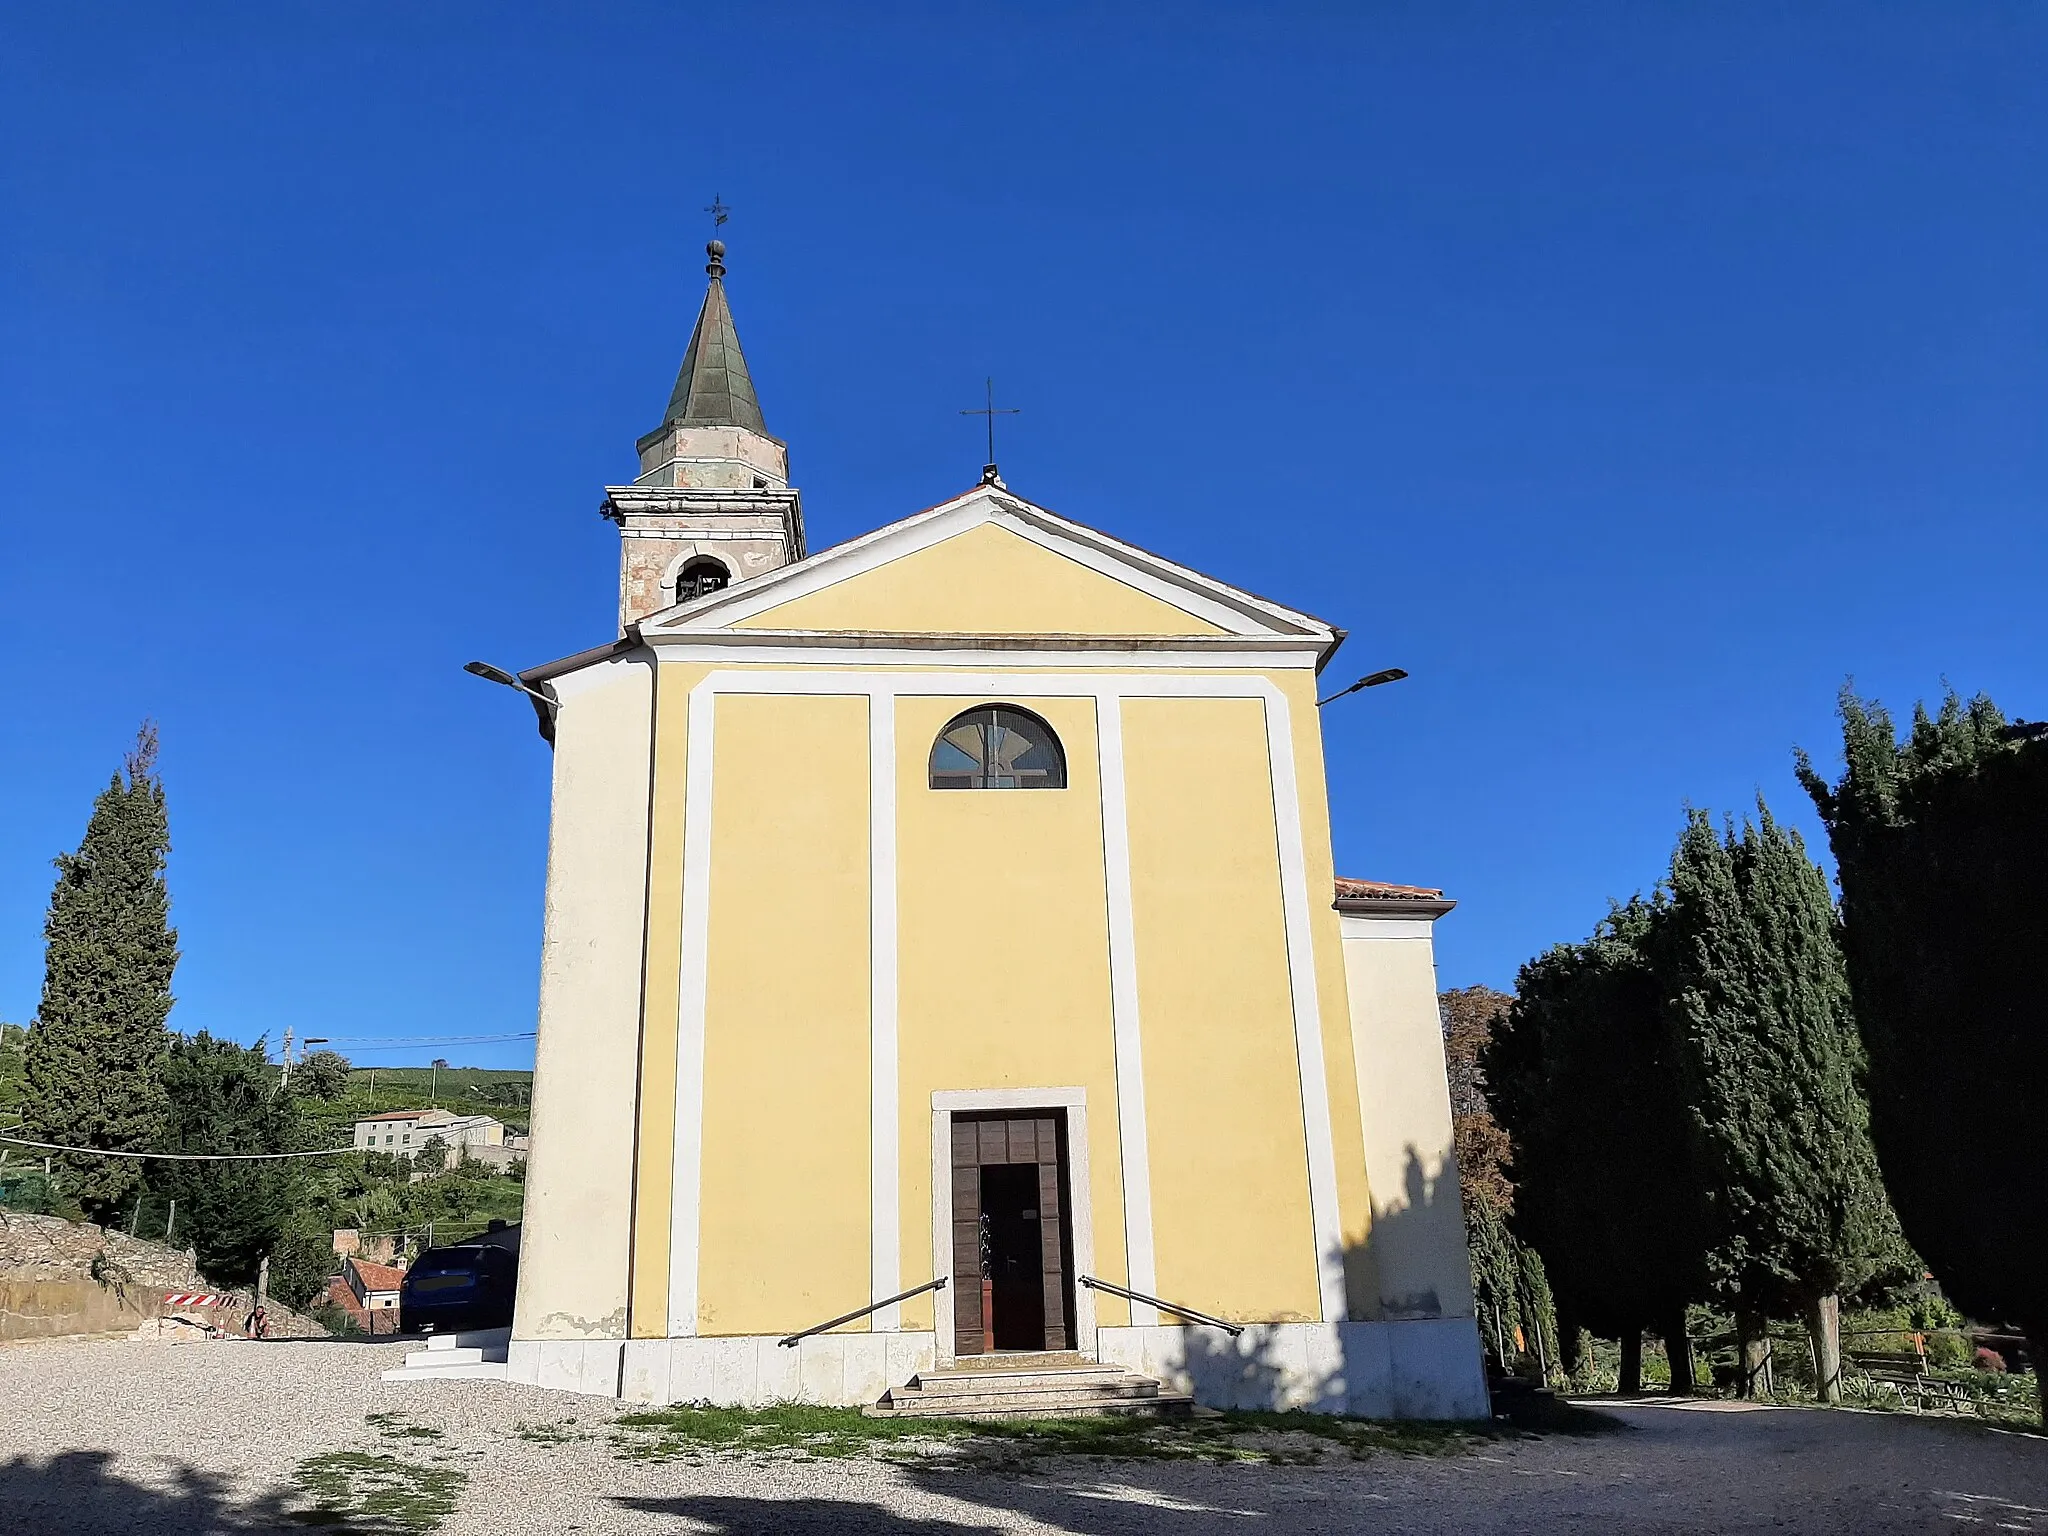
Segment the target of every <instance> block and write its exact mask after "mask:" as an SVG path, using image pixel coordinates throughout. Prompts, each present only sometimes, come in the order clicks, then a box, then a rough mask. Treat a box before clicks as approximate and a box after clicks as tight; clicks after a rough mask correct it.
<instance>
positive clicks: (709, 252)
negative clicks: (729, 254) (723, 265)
mask: <svg viewBox="0 0 2048 1536" xmlns="http://www.w3.org/2000/svg"><path fill="white" fill-rule="evenodd" d="M704 254H705V255H706V256H709V257H710V258H711V259H712V260H713V261H716V260H718V259H719V258H720V257H722V256H723V255H725V242H724V241H723V240H713V241H712V242H711V243H710V244H709V245H707V246H705V247H704Z"/></svg>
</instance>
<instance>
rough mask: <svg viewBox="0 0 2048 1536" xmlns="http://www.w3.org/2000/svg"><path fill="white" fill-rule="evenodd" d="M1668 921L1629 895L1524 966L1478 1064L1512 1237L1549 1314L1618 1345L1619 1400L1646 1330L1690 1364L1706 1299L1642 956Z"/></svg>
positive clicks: (1657, 1009) (1659, 904)
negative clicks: (1538, 1281)
mask: <svg viewBox="0 0 2048 1536" xmlns="http://www.w3.org/2000/svg"><path fill="white" fill-rule="evenodd" d="M1668 920H1669V908H1668V906H1667V905H1666V904H1665V903H1664V902H1663V901H1662V900H1661V899H1659V900H1644V899H1642V898H1640V897H1638V898H1636V899H1635V900H1632V901H1630V902H1629V903H1628V905H1626V906H1622V907H1617V908H1615V910H1614V911H1613V912H1612V913H1611V914H1610V915H1609V916H1608V917H1607V919H1606V920H1605V921H1603V922H1602V923H1601V924H1600V926H1599V928H1598V929H1597V930H1596V931H1595V932H1594V934H1593V936H1592V938H1590V939H1588V940H1587V941H1586V942H1585V943H1583V944H1560V945H1557V946H1556V947H1555V948H1553V949H1551V950H1549V951H1548V952H1546V953H1544V954H1542V955H1539V956H1537V957H1536V958H1535V959H1534V960H1531V961H1530V962H1529V963H1528V964H1527V965H1525V966H1523V967H1522V970H1521V974H1520V975H1519V976H1518V977H1517V978H1516V982H1515V1000H1514V1003H1513V1005H1512V1006H1511V1007H1510V1008H1509V1010H1508V1014H1507V1018H1506V1020H1505V1021H1504V1023H1503V1024H1502V1025H1501V1027H1499V1028H1498V1029H1497V1030H1496V1031H1495V1032H1494V1035H1493V1038H1492V1040H1491V1042H1490V1043H1489V1044H1488V1046H1487V1047H1486V1049H1485V1051H1484V1052H1483V1053H1482V1055H1481V1063H1482V1065H1483V1066H1484V1068H1485V1072H1486V1077H1487V1082H1488V1085H1489V1098H1490V1099H1491V1101H1492V1104H1493V1111H1494V1114H1495V1116H1496V1117H1497V1118H1498V1119H1499V1121H1500V1123H1501V1125H1502V1126H1503V1127H1504V1128H1505V1129H1506V1131H1507V1133H1508V1136H1509V1138H1510V1141H1511V1143H1512V1146H1513V1167H1514V1176H1515V1214H1514V1218H1513V1223H1512V1225H1513V1228H1514V1231H1515V1233H1516V1235H1517V1236H1518V1237H1520V1238H1521V1239H1522V1240H1524V1241H1525V1242H1527V1243H1528V1244H1529V1245H1530V1246H1531V1247H1533V1248H1534V1249H1535V1250H1536V1251H1537V1253H1539V1254H1540V1255H1541V1256H1542V1258H1543V1264H1544V1268H1545V1269H1546V1271H1547V1272H1548V1274H1549V1279H1550V1285H1551V1287H1552V1288H1553V1289H1554V1291H1555V1292H1556V1297H1557V1310H1558V1315H1559V1316H1560V1317H1561V1318H1566V1319H1568V1320H1569V1323H1570V1326H1571V1327H1573V1328H1576V1327H1578V1326H1581V1325H1583V1326H1585V1327H1587V1328H1589V1329H1591V1330H1592V1331H1593V1332H1595V1333H1598V1334H1601V1335H1604V1336H1606V1337H1609V1338H1614V1339H1618V1340H1620V1341H1621V1345H1622V1367H1621V1381H1620V1387H1621V1390H1622V1391H1624V1392H1633V1391H1635V1390H1637V1389H1638V1388H1639V1386H1640V1380H1641V1363H1642V1337H1643V1334H1644V1333H1645V1332H1646V1331H1650V1332H1657V1333H1661V1334H1663V1335H1664V1336H1665V1338H1666V1341H1667V1344H1668V1345H1669V1347H1670V1349H1671V1353H1672V1357H1673V1358H1674V1359H1683V1360H1687V1361H1689V1360H1690V1358H1691V1357H1690V1354H1689V1353H1688V1352H1687V1351H1686V1348H1685V1342H1684V1338H1685V1308H1686V1305H1687V1303H1688V1302H1692V1301H1695V1300H1697V1299H1699V1298H1700V1297H1701V1296H1702V1295H1703V1294H1704V1292H1705V1276H1704V1269H1703V1267H1702V1266H1703V1253H1704V1245H1705V1241H1706V1235H1707V1228H1706V1223H1705V1221H1704V1220H1703V1219H1702V1215H1703V1213H1702V1209H1701V1203H1700V1195H1699V1191H1700V1188H1701V1179H1700V1175H1699V1172H1698V1169H1697V1166H1696V1157H1695V1140H1694V1138H1693V1136H1692V1135H1691V1132H1690V1127H1689V1123H1688V1119H1687V1115H1686V1100H1685V1087H1684V1081H1683V1079H1682V1077H1681V1074H1680V1072H1679V1068H1678V1064H1677V1062H1676V1061H1675V1060H1674V1053H1673V1050H1672V1047H1671V1042H1670V1034H1669V1031H1668V1029H1667V1028H1666V1025H1665V1022H1664V1018H1663V1014H1662V1001H1663V990H1662V986H1661V983H1660V979H1659V977H1658V975H1657V972H1656V969H1655V966H1654V963H1653V952H1654V947H1655V945H1654V941H1655V938H1656V935H1657V933H1658V932H1659V930H1660V929H1661V928H1662V927H1663V925H1664V924H1665V923H1666V922H1667V921H1668ZM1684 1384H1685V1373H1683V1372H1681V1375H1680V1378H1679V1385H1680V1387H1681V1389H1682V1387H1683V1385H1684Z"/></svg>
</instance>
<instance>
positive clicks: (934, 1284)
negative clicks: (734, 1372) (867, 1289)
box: [776, 1275, 946, 1349]
mask: <svg viewBox="0 0 2048 1536" xmlns="http://www.w3.org/2000/svg"><path fill="white" fill-rule="evenodd" d="M945 1288H946V1277H945V1276H944V1275H941V1276H939V1278H938V1279H936V1280H927V1281H925V1283H924V1284H923V1285H913V1286H912V1287H911V1288H910V1289H909V1290H907V1291H898V1292H897V1293H896V1294H895V1295H894V1296H884V1297H883V1298H882V1299H881V1300H880V1301H871V1302H869V1303H868V1304H867V1305H866V1306H864V1307H856V1308H855V1309H854V1310H853V1311H851V1312H848V1313H845V1314H844V1315H843V1316H840V1317H835V1318H833V1319H831V1320H830V1321H829V1322H823V1323H820V1324H818V1325H817V1327H815V1328H806V1329H805V1330H804V1331H803V1332H802V1333H792V1334H791V1335H790V1336H789V1337H788V1338H786V1339H778V1340H776V1347H777V1348H778V1349H794V1348H795V1347H796V1346H797V1344H798V1343H799V1342H801V1341H802V1340H804V1339H808V1338H809V1337H810V1336H811V1335H812V1334H814V1333H823V1332H825V1331H826V1330H827V1329H828V1328H837V1327H838V1326H839V1325H840V1324H841V1323H850V1322H853V1321H854V1320H855V1319H857V1318H863V1317H866V1316H867V1315H868V1314H869V1313H870V1312H879V1311H881V1310H882V1308H884V1307H888V1306H894V1305H895V1304H896V1303H897V1302H899V1301H908V1300H910V1298H911V1297H913V1296H922V1295H923V1294H924V1293H925V1292H926V1291H943V1290H944V1289H945Z"/></svg>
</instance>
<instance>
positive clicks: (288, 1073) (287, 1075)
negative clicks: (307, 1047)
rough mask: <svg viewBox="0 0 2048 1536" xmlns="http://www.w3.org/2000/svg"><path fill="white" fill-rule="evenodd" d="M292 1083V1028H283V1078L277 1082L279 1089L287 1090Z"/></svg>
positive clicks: (288, 1026)
mask: <svg viewBox="0 0 2048 1536" xmlns="http://www.w3.org/2000/svg"><path fill="white" fill-rule="evenodd" d="M291 1081H292V1027H291V1025H289V1024H287V1025H285V1027H284V1076H282V1077H280V1078H279V1079H278V1080H277V1086H278V1087H279V1088H288V1087H290V1086H291Z"/></svg>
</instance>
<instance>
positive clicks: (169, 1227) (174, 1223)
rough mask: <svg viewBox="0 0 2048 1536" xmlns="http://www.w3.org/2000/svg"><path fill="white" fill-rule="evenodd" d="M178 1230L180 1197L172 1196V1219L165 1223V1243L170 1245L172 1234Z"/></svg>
mask: <svg viewBox="0 0 2048 1536" xmlns="http://www.w3.org/2000/svg"><path fill="white" fill-rule="evenodd" d="M177 1230H178V1197H177V1196H176V1195H173V1196H171V1219H170V1220H169V1221H167V1222H165V1223H164V1242H165V1243H166V1244H169V1242H170V1240H171V1234H172V1233H173V1232H176V1231H177Z"/></svg>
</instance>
